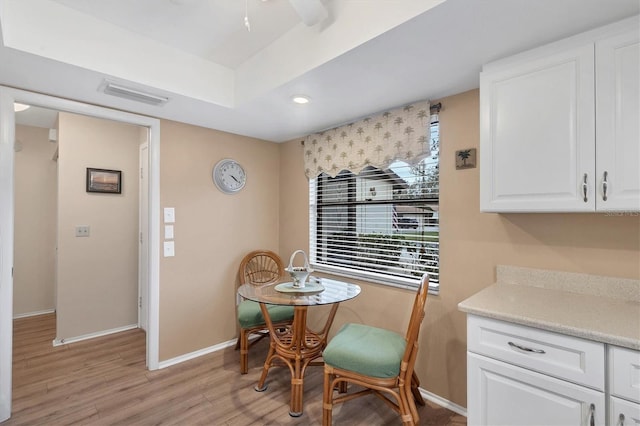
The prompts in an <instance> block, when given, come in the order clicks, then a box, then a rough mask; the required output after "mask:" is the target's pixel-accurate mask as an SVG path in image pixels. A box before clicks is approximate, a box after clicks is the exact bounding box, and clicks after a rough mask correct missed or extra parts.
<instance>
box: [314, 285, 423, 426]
mask: <svg viewBox="0 0 640 426" xmlns="http://www.w3.org/2000/svg"><path fill="white" fill-rule="evenodd" d="M428 289H429V276H428V275H427V274H425V275H424V277H423V278H422V282H421V283H420V288H419V290H418V292H417V294H416V297H415V301H414V302H413V310H412V312H411V319H410V320H409V326H408V329H407V333H406V335H405V336H402V335H400V334H398V333H395V332H392V331H389V330H385V329H381V328H376V327H370V326H366V325H362V324H346V325H345V326H344V327H342V329H341V330H340V331H339V332H338V333H337V334H336V335H335V336H334V337H333V339H331V341H330V342H329V344H328V345H327V347H326V349H325V350H324V352H323V354H322V357H323V358H324V363H325V366H324V392H323V402H324V403H323V411H322V424H323V425H325V426H328V425H331V423H332V409H333V405H334V404H338V403H342V402H345V401H349V400H351V399H354V398H357V397H360V396H363V395H367V394H370V393H373V394H374V395H376V396H378V397H380V398H381V399H382V400H383V401H384V402H385V403H387V405H389V406H390V407H391V408H392V409H394V410H395V411H396V412H397V413H399V414H400V417H401V420H402V423H403V424H404V425H416V424H418V421H419V416H418V410H417V409H416V405H415V402H418V403H419V404H420V405H424V400H423V399H422V397H421V396H420V392H419V390H418V386H419V382H418V380H417V376H416V375H415V373H414V371H413V367H414V364H415V361H416V356H417V354H418V335H419V332H420V325H421V324H422V320H423V319H424V309H425V302H426V300H427V293H428ZM349 383H351V384H353V385H358V386H360V387H364V389H360V390H359V391H355V392H351V393H348V392H347V384H349ZM336 387H337V388H338V389H339V392H338V393H337V394H335V395H334V389H336ZM385 395H388V396H389V397H391V398H387V397H385ZM414 398H415V401H414Z"/></svg>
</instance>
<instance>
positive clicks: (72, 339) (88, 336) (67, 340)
mask: <svg viewBox="0 0 640 426" xmlns="http://www.w3.org/2000/svg"><path fill="white" fill-rule="evenodd" d="M134 328H138V324H131V325H125V326H124V327H118V328H112V329H110V330H104V331H98V332H96V333H89V334H84V335H82V336H76V337H65V338H62V339H54V340H53V346H61V345H68V344H69V343H75V342H80V341H82V340H88V339H94V338H96V337H102V336H107V335H109V334H113V333H120V332H121V331H127V330H133V329H134Z"/></svg>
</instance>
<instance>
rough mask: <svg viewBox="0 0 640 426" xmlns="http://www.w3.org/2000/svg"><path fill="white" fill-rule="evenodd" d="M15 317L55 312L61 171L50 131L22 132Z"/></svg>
mask: <svg viewBox="0 0 640 426" xmlns="http://www.w3.org/2000/svg"><path fill="white" fill-rule="evenodd" d="M16 139H17V140H18V141H19V142H20V143H21V144H22V149H21V150H20V151H18V152H16V153H15V175H14V176H15V180H14V185H15V223H14V230H15V236H14V238H15V239H14V256H15V257H14V275H13V314H14V315H21V314H29V313H35V312H41V311H47V310H53V309H54V308H55V297H54V294H55V291H54V290H55V288H54V284H55V253H56V251H55V249H56V232H55V230H56V191H57V171H56V162H55V161H53V159H52V158H53V154H54V152H55V150H56V147H57V144H55V143H51V142H49V129H44V128H39V127H30V126H21V125H17V126H16Z"/></svg>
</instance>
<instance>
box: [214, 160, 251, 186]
mask: <svg viewBox="0 0 640 426" xmlns="http://www.w3.org/2000/svg"><path fill="white" fill-rule="evenodd" d="M213 182H214V183H215V184H216V186H217V187H218V189H219V190H220V191H222V192H224V193H225V194H235V193H236V192H238V191H240V190H241V189H242V188H244V185H245V183H247V175H246V173H245V172H244V168H243V167H242V166H241V165H240V163H238V162H237V161H235V160H232V159H230V158H225V159H224V160H220V161H218V164H216V165H215V167H214V168H213Z"/></svg>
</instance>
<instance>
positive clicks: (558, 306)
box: [458, 266, 640, 350]
mask: <svg viewBox="0 0 640 426" xmlns="http://www.w3.org/2000/svg"><path fill="white" fill-rule="evenodd" d="M498 268H499V269H498V280H497V283H496V284H493V285H491V286H489V287H487V288H485V289H484V290H482V291H480V292H479V293H477V294H475V295H473V296H471V297H470V298H468V299H466V300H464V301H462V302H461V303H460V304H459V305H458V308H459V309H460V310H461V311H463V312H466V313H469V314H474V315H479V316H484V317H489V318H495V319H499V320H504V321H509V322H513V323H517V324H522V325H527V326H531V327H536V328H541V329H544V330H549V331H555V332H558V333H562V334H567V335H570V336H576V337H582V338H585V339H589V340H594V341H598V342H603V343H609V344H612V345H616V346H622V347H626V348H631V349H635V350H640V300H638V294H639V293H640V282H639V281H637V280H627V279H622V280H620V279H613V278H606V277H594V276H587V277H588V279H585V276H584V275H583V274H568V273H563V272H557V273H556V272H553V271H540V270H533V269H527V268H515V267H501V266H499V267H498ZM501 268H502V269H501ZM521 273H523V274H521ZM519 277H523V278H524V279H519ZM599 278H602V280H599ZM603 286H604V287H603ZM603 288H608V289H609V290H613V289H614V288H615V289H616V290H617V291H616V292H615V293H613V294H603V291H602V290H603Z"/></svg>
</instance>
